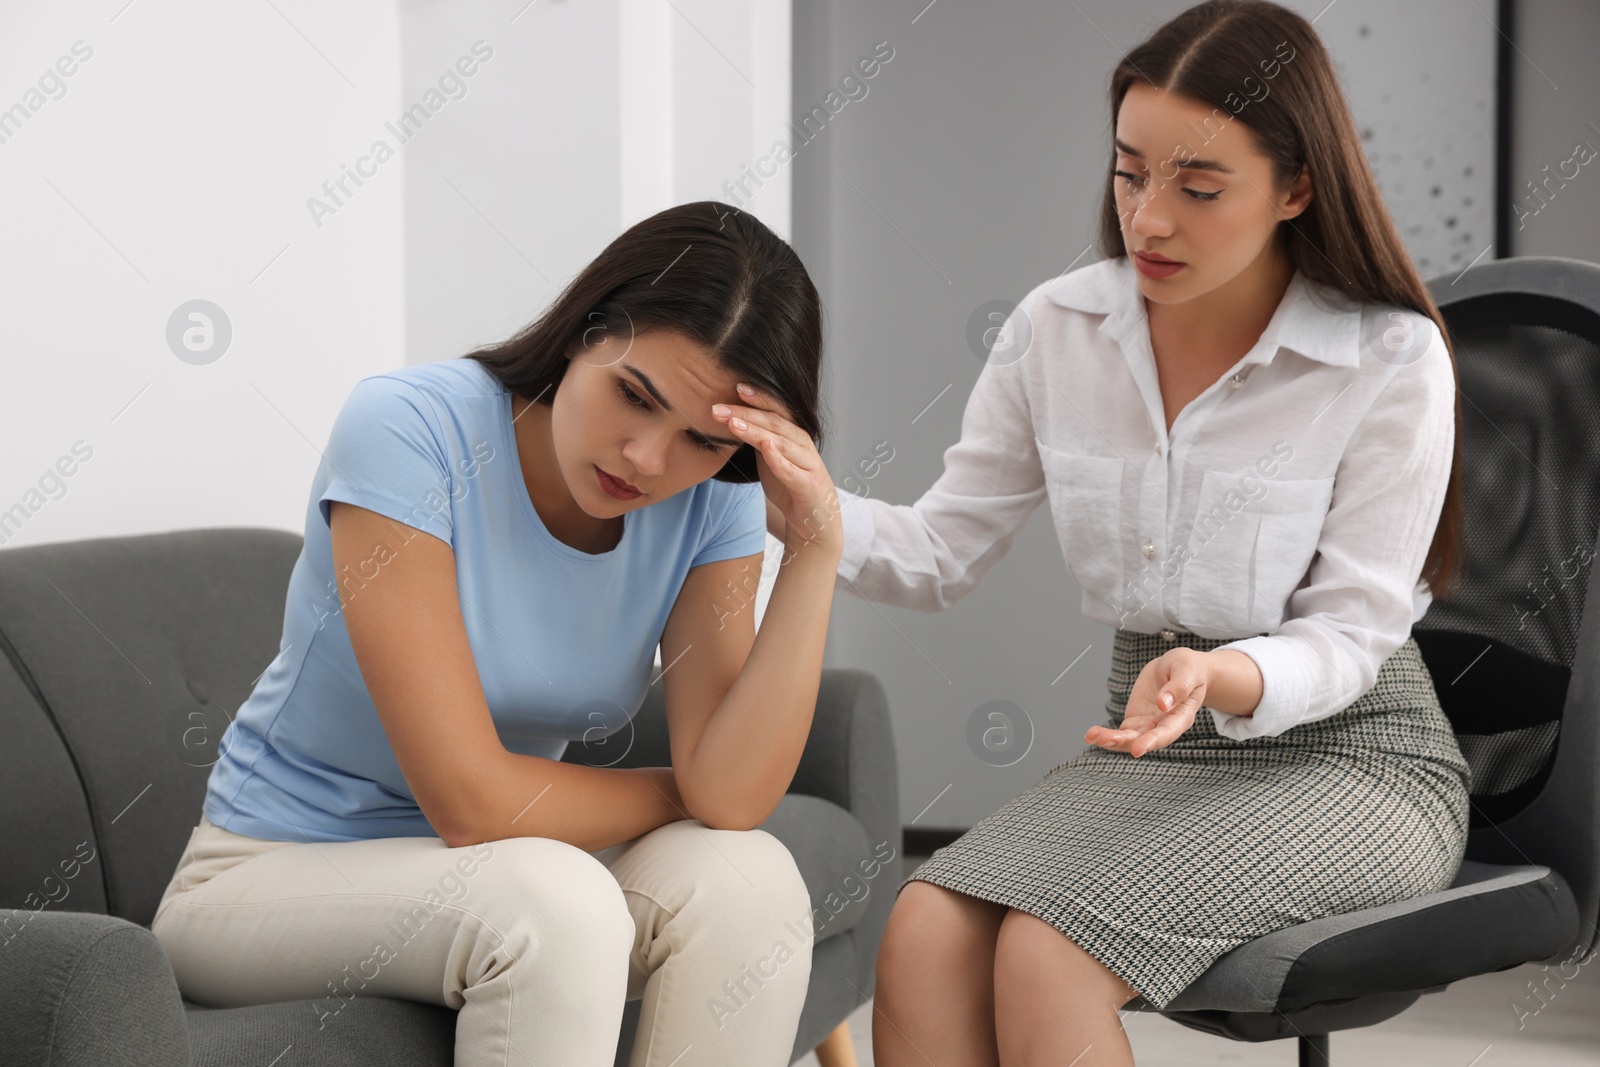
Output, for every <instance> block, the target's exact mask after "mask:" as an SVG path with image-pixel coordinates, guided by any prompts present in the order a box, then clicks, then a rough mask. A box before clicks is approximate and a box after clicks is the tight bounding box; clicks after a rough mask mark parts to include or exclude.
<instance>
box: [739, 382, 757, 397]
mask: <svg viewBox="0 0 1600 1067" xmlns="http://www.w3.org/2000/svg"><path fill="white" fill-rule="evenodd" d="M739 392H741V393H743V394H744V395H745V396H754V395H755V392H756V391H755V390H754V389H752V388H750V387H749V386H748V385H746V384H744V383H743V382H740V383H739Z"/></svg>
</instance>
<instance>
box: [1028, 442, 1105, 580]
mask: <svg viewBox="0 0 1600 1067" xmlns="http://www.w3.org/2000/svg"><path fill="white" fill-rule="evenodd" d="M1034 443H1035V444H1036V445H1037V446H1038V449H1039V462H1040V465H1041V466H1042V467H1043V468H1044V477H1045V486H1046V489H1047V491H1048V492H1049V495H1050V516H1051V518H1052V519H1053V520H1054V522H1055V527H1056V536H1057V537H1059V538H1060V540H1061V553H1062V555H1063V556H1064V557H1065V558H1066V561H1067V570H1068V571H1070V572H1071V573H1072V577H1073V578H1074V579H1075V580H1076V581H1077V583H1078V585H1079V586H1080V587H1081V588H1083V589H1084V590H1085V591H1087V592H1091V593H1093V594H1095V595H1098V596H1102V597H1114V596H1115V595H1116V593H1117V592H1118V591H1119V589H1120V587H1121V585H1122V472H1123V466H1124V464H1123V461H1122V460H1120V459H1108V458H1105V457H1103V456H1087V455H1080V454H1078V453H1075V452H1066V451H1062V450H1060V449H1056V448H1052V447H1051V446H1049V445H1047V444H1045V443H1044V442H1043V441H1041V440H1039V439H1038V438H1037V437H1035V438H1034Z"/></svg>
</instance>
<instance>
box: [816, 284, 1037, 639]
mask: <svg viewBox="0 0 1600 1067" xmlns="http://www.w3.org/2000/svg"><path fill="white" fill-rule="evenodd" d="M1029 303H1030V302H1029V301H1027V300H1025V301H1024V302H1023V305H1019V310H1018V311H1016V312H1013V315H1017V314H1024V315H1025V314H1027V312H1026V310H1025V307H1026V305H1027V304H1029ZM1015 326H1016V324H1015V323H1013V324H1012V328H1013V330H1015ZM1027 358H1028V357H1027V356H1026V355H1024V356H1023V358H1022V360H1018V361H1015V362H1010V363H1004V364H1002V363H995V362H985V363H984V365H983V369H982V370H981V371H979V373H978V380H977V382H976V383H975V384H974V385H973V387H972V393H971V394H970V395H969V396H968V398H967V406H966V410H965V411H964V412H963V414H962V417H961V437H960V439H959V440H958V441H957V442H956V443H955V444H953V445H951V446H950V447H949V448H947V449H945V453H944V472H943V473H942V474H941V475H940V476H939V478H938V480H937V481H935V482H934V483H933V485H932V487H931V488H929V489H928V491H927V492H925V493H923V494H922V496H921V497H920V498H919V499H918V500H917V502H916V503H915V504H891V503H888V502H887V501H885V500H881V499H878V498H876V497H869V496H865V495H861V494H857V493H852V492H850V491H849V490H846V489H842V488H840V487H838V486H835V487H834V490H835V492H836V493H837V494H838V496H839V507H840V510H839V516H840V521H841V522H842V523H843V524H844V528H843V530H842V531H841V532H842V536H843V538H844V550H843V552H842V553H841V555H840V557H839V569H838V572H837V579H838V580H837V583H836V584H837V588H839V589H843V590H845V591H848V592H850V593H851V594H853V595H855V596H858V597H861V598H863V599H866V600H871V601H876V602H878V603H881V604H894V605H896V606H898V607H904V608H914V609H916V610H918V611H927V612H933V611H942V610H944V609H945V608H947V607H949V606H950V605H951V604H954V603H955V602H956V601H958V600H960V599H961V598H962V597H964V596H966V595H967V594H968V593H970V592H971V591H972V590H973V589H975V588H977V586H978V584H979V582H981V581H982V580H983V577H984V575H985V574H987V573H988V572H989V570H990V568H992V567H993V566H994V565H995V564H996V563H998V562H1000V560H1001V559H1002V558H1004V556H1005V554H1006V553H1007V552H1009V551H1010V550H1011V545H1012V542H1013V541H1014V540H1015V539H1016V535H1017V531H1018V530H1019V529H1021V527H1022V524H1023V523H1024V522H1026V521H1027V519H1028V516H1029V515H1031V514H1032V513H1033V510H1034V509H1035V508H1036V507H1038V506H1039V502H1040V501H1041V500H1043V499H1044V497H1045V479H1044V470H1043V467H1042V466H1041V465H1040V462H1039V451H1038V448H1037V446H1036V445H1035V444H1034V439H1033V422H1032V419H1031V417H1030V415H1029V410H1028V400H1027V395H1026V392H1025V380H1024V374H1025V371H1026V368H1025V367H1024V361H1025V360H1026V359H1027ZM1035 358H1037V357H1035Z"/></svg>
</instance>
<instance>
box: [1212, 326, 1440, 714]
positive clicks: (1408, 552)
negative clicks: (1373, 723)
mask: <svg viewBox="0 0 1600 1067" xmlns="http://www.w3.org/2000/svg"><path fill="white" fill-rule="evenodd" d="M1430 325H1431V323H1430ZM1455 392H1456V386H1455V374H1454V370H1453V368H1452V365H1451V361H1450V356H1449V353H1448V351H1447V350H1446V348H1445V343H1444V338H1443V337H1442V336H1441V335H1440V334H1439V331H1438V330H1437V329H1435V330H1433V342H1432V344H1430V345H1429V347H1428V349H1427V352H1426V354H1425V355H1424V356H1423V358H1421V359H1420V360H1417V361H1415V362H1413V363H1409V364H1406V365H1403V366H1397V367H1395V368H1394V369H1393V372H1392V374H1391V376H1390V379H1389V381H1388V382H1387V383H1386V384H1385V385H1384V387H1383V389H1382V390H1381V391H1380V392H1379V394H1378V396H1377V398H1376V399H1375V400H1374V401H1373V403H1372V406H1371V408H1370V409H1369V410H1368V412H1367V413H1366V415H1365V416H1363V418H1362V420H1361V422H1360V423H1359V424H1358V425H1357V427H1356V430H1355V433H1354V434H1353V436H1352V437H1351V440H1350V443H1349V444H1348V445H1347V446H1346V448H1345V452H1344V455H1343V456H1342V457H1341V458H1340V460H1339V466H1338V469H1337V470H1336V472H1335V474H1334V485H1333V498H1332V501H1331V502H1330V504H1329V506H1328V514H1327V517H1326V519H1325V520H1324V521H1323V526H1322V534H1321V537H1320V538H1319V540H1318V542H1317V553H1316V555H1315V556H1314V557H1313V559H1312V562H1311V566H1310V569H1309V572H1308V573H1309V581H1308V582H1307V583H1306V584H1304V585H1302V586H1301V587H1300V588H1299V589H1297V590H1296V591H1295V592H1294V593H1293V594H1291V595H1290V597H1289V601H1288V604H1287V606H1286V608H1285V612H1284V621H1283V622H1282V623H1281V624H1280V625H1279V627H1278V629H1277V630H1276V631H1274V632H1273V633H1271V634H1268V635H1266V636H1258V637H1247V638H1243V639H1241V640H1238V641H1230V642H1228V643H1227V644H1224V645H1219V646H1217V647H1218V648H1219V649H1223V648H1231V649H1237V650H1238V651H1240V652H1243V653H1245V654H1246V655H1248V656H1249V657H1250V658H1251V659H1253V660H1255V662H1256V666H1258V667H1259V668H1261V677H1262V683H1263V685H1262V694H1261V701H1260V703H1258V704H1257V705H1256V708H1255V710H1254V712H1252V713H1251V714H1249V715H1229V714H1227V713H1225V712H1221V711H1218V710H1216V709H1215V708H1212V709H1210V711H1211V716H1212V721H1213V722H1214V723H1215V724H1216V727H1217V732H1218V733H1220V734H1222V735H1223V736H1225V737H1231V738H1234V739H1236V740H1240V741H1243V740H1247V739H1249V738H1252V737H1276V736H1277V735H1279V734H1281V733H1283V732H1284V731H1285V730H1288V729H1289V728H1291V727H1293V726H1297V725H1299V724H1300V723H1304V722H1314V721H1316V720H1318V719H1325V718H1327V717H1329V716H1330V715H1333V714H1335V713H1337V712H1339V711H1342V710H1344V709H1345V708H1347V707H1349V706H1350V705H1351V704H1352V703H1354V702H1355V701H1356V700H1357V699H1358V698H1360V697H1361V696H1362V695H1363V694H1364V693H1366V692H1367V691H1368V690H1369V689H1371V688H1372V686H1373V685H1374V683H1375V682H1376V681H1377V676H1378V668H1379V667H1381V666H1382V665H1383V661H1384V660H1386V659H1387V658H1388V657H1389V656H1390V655H1391V654H1392V653H1393V652H1394V651H1395V650H1396V649H1397V648H1399V647H1400V645H1401V644H1403V643H1404V642H1405V640H1406V638H1407V637H1409V636H1410V634H1411V623H1412V616H1413V609H1414V607H1415V605H1416V588H1417V584H1418V580H1419V578H1420V576H1421V574H1422V567H1423V564H1424V563H1425V562H1426V560H1427V556H1428V549H1429V547H1430V546H1431V545H1432V542H1433V535H1434V530H1435V527H1436V525H1437V524H1438V521H1439V515H1440V513H1441V512H1442V511H1443V508H1444V496H1445V490H1446V489H1447V488H1448V486H1449V479H1450V464H1451V460H1452V458H1453V452H1454V448H1455V408H1456V401H1455Z"/></svg>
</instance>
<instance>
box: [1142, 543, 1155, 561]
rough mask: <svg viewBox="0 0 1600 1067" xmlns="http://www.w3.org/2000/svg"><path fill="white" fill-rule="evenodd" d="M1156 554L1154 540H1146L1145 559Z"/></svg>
mask: <svg viewBox="0 0 1600 1067" xmlns="http://www.w3.org/2000/svg"><path fill="white" fill-rule="evenodd" d="M1155 554H1156V546H1155V544H1154V543H1153V542H1151V541H1146V542H1145V543H1144V558H1145V559H1149V558H1150V557H1152V556H1154V555H1155Z"/></svg>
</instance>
